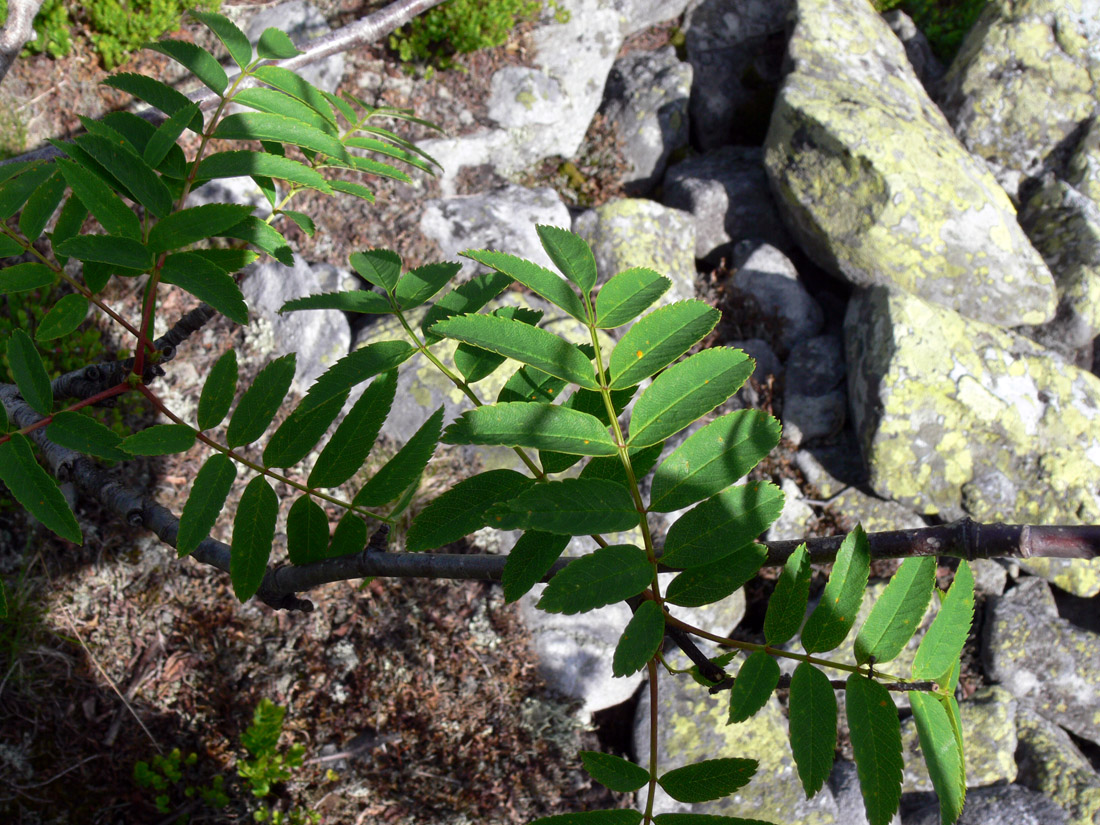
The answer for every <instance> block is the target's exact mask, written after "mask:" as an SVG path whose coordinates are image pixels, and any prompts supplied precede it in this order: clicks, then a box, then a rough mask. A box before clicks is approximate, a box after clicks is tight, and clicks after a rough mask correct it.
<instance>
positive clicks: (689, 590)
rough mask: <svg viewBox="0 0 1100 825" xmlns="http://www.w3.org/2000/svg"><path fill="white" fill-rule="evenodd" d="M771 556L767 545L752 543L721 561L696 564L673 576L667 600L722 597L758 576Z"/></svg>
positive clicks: (689, 602) (688, 602)
mask: <svg viewBox="0 0 1100 825" xmlns="http://www.w3.org/2000/svg"><path fill="white" fill-rule="evenodd" d="M767 557H768V548H767V547H765V546H764V545H762V544H750V545H749V546H748V547H743V548H741V549H740V550H738V551H737V552H736V553H733V554H732V555H729V556H725V557H724V558H721V559H719V560H718V561H715V562H711V563H710V564H704V565H701V566H699V567H692V568H691V569H690V570H685V571H684V572H683V573H681V574H680V575H679V576H677V577H676V578H675V579H673V580H672V582H671V583H670V584H669V586H668V589H667V590H666V591H665V600H666V601H669V602H671V603H672V604H679V605H683V606H684V607H701V606H702V605H704V604H713V603H714V602H718V601H721V600H722V599H724V598H726V597H727V596H729V595H731V594H732V593H733V592H734V591H735V590H738V589H739V588H740V587H741V586H742V585H743V584H744V583H745V582H747V581H748V580H749V579H751V578H752V577H753V576H755V575H756V572H757V571H758V570H759V569H760V567H761V565H763V564H764V560H765V559H766V558H767Z"/></svg>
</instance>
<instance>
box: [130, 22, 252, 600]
mask: <svg viewBox="0 0 1100 825" xmlns="http://www.w3.org/2000/svg"><path fill="white" fill-rule="evenodd" d="M145 48H147V49H152V50H153V51H155V52H160V53H161V54H166V55H168V56H169V57H170V58H172V59H173V60H175V61H176V62H177V63H180V64H182V65H183V67H184V68H185V69H187V70H188V71H190V72H191V74H193V75H194V76H195V77H197V78H198V79H199V80H201V81H202V82H203V84H204V85H205V86H206V87H207V88H209V89H210V90H211V91H213V92H214V94H217V95H221V93H222V92H224V91H225V87H226V86H228V85H229V78H228V77H227V76H226V74H225V69H223V68H222V67H221V64H220V63H218V61H217V59H216V58H215V57H214V55H212V54H210V52H208V51H206V49H203V48H200V47H199V46H197V45H195V44H194V43H188V42H186V41H184V40H157V41H154V42H152V43H146V44H145ZM241 601H244V600H243V599H242V600H241Z"/></svg>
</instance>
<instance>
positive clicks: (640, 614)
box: [611, 599, 665, 676]
mask: <svg viewBox="0 0 1100 825" xmlns="http://www.w3.org/2000/svg"><path fill="white" fill-rule="evenodd" d="M664 638H665V614H664V612H663V611H662V610H661V606H660V605H659V604H657V602H654V601H650V600H649V599H646V600H645V601H643V602H642V603H641V604H640V605H638V609H637V610H636V611H635V612H634V616H633V617H632V618H631V619H630V622H629V623H627V626H626V630H624V631H623V635H622V636H621V637H620V638H619V643H618V644H617V645H616V646H615V656H614V658H613V660H612V662H611V673H612V675H614V676H631V675H633V674H635V673H637V672H638V671H639V670H641V669H642V668H643V667H645V666H646V662H648V661H649V660H650V659H652V658H653V656H654V655H655V654H656V653H657V651H658V650H659V649H660V647H661V642H663V641H664Z"/></svg>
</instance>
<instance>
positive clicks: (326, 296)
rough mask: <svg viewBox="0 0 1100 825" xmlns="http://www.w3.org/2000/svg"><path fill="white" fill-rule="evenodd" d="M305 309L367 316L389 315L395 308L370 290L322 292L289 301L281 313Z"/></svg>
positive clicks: (381, 296) (282, 307)
mask: <svg viewBox="0 0 1100 825" xmlns="http://www.w3.org/2000/svg"><path fill="white" fill-rule="evenodd" d="M304 309H339V310H343V311H344V312H362V313H364V314H367V315H387V314H389V313H391V312H393V307H392V306H390V302H389V301H388V300H386V296H385V295H379V294H378V293H377V292H371V291H370V290H369V289H356V290H354V291H351V292H322V293H319V294H316V295H306V296H304V297H302V298H295V299H293V300H291V301H287V302H286V303H285V304H283V305H282V306H281V307H279V313H280V314H282V313H284V312H298V311H300V310H304Z"/></svg>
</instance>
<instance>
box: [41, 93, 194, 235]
mask: <svg viewBox="0 0 1100 825" xmlns="http://www.w3.org/2000/svg"><path fill="white" fill-rule="evenodd" d="M184 99H185V100H186V98H184ZM54 163H56V164H57V168H58V169H60V170H61V174H62V175H63V176H64V177H65V182H66V183H68V184H69V186H70V187H71V188H72V190H73V194H74V195H76V197H77V198H79V199H80V202H81V203H82V204H84V206H85V207H87V209H88V211H89V212H91V213H92V215H94V216H95V219H96V220H97V221H99V222H100V224H102V226H103V228H104V229H106V230H107V234H109V235H118V236H122V237H125V238H130V239H131V240H134V241H137V240H139V239H140V238H141V222H140V221H139V220H138V217H137V215H135V214H134V213H133V211H132V210H131V209H130V207H128V206H127V205H126V204H125V203H123V202H122V199H121V198H120V197H119V196H118V195H116V194H115V193H114V192H112V191H111V187H109V186H108V185H107V184H105V183H104V182H103V179H102V178H100V177H99V176H98V175H96V174H95V173H94V172H89V171H88V170H87V169H85V168H84V167H83V166H81V165H80V164H78V163H76V162H75V161H72V160H69V159H68V158H58V159H57V160H56V161H54ZM73 240H75V238H73ZM62 254H63V255H64V254H67V253H64V252H63V253H62Z"/></svg>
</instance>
